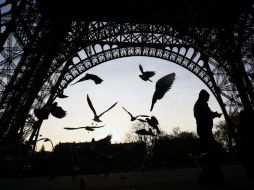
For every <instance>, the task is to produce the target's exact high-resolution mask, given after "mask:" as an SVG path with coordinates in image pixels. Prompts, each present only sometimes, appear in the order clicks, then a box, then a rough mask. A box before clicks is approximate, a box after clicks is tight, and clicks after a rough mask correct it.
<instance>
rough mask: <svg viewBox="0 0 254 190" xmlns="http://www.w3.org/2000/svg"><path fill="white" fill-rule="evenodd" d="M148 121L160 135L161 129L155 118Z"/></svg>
mask: <svg viewBox="0 0 254 190" xmlns="http://www.w3.org/2000/svg"><path fill="white" fill-rule="evenodd" d="M146 121H147V123H148V125H150V126H151V127H152V128H154V129H156V131H157V133H158V134H160V133H161V132H160V130H159V127H158V125H159V122H158V120H157V118H156V117H155V116H152V117H151V118H147V119H146Z"/></svg>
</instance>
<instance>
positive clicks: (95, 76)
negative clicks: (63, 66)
mask: <svg viewBox="0 0 254 190" xmlns="http://www.w3.org/2000/svg"><path fill="white" fill-rule="evenodd" d="M86 75H87V77H88V78H89V79H92V80H93V81H94V82H95V84H100V83H101V82H102V81H103V80H102V79H101V78H100V77H98V76H97V75H93V74H89V73H87V74H86Z"/></svg>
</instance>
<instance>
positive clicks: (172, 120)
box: [37, 57, 224, 150]
mask: <svg viewBox="0 0 254 190" xmlns="http://www.w3.org/2000/svg"><path fill="white" fill-rule="evenodd" d="M139 64H141V65H142V66H143V69H144V71H155V72H156V74H155V76H154V77H152V78H151V80H152V81H153V82H149V81H146V82H145V81H143V80H142V79H140V77H139V76H138V75H139V74H140V70H139ZM172 72H175V73H176V79H175V81H174V83H173V85H172V87H171V89H170V90H169V91H168V92H167V93H166V94H165V96H164V97H163V98H162V99H161V100H157V102H156V103H155V105H154V108H153V111H152V112H150V106H151V102H152V96H153V93H154V90H155V84H156V82H157V80H158V79H160V78H161V77H163V76H165V75H167V74H169V73H172ZM85 73H90V74H96V75H98V76H99V77H101V78H102V79H103V80H104V81H103V82H102V83H101V84H98V85H96V84H95V83H94V82H93V81H91V80H89V81H83V82H80V83H77V84H75V85H73V86H68V87H67V88H66V89H65V91H64V94H65V95H67V96H69V97H68V98H65V99H60V98H57V99H56V102H58V105H59V106H61V107H62V108H63V109H64V110H66V111H67V116H66V117H65V118H62V119H58V118H55V117H53V116H51V115H50V116H49V118H48V120H45V121H44V122H43V124H42V126H41V130H40V134H41V135H42V137H44V138H49V139H51V140H52V142H53V144H54V146H55V145H57V144H58V143H59V142H62V143H63V142H74V141H75V142H76V143H78V142H90V141H91V140H92V138H94V139H95V140H99V139H101V138H104V137H105V136H107V135H108V134H112V143H119V142H124V140H125V139H124V138H125V134H126V133H130V132H131V127H132V122H131V121H130V116H129V115H128V114H127V113H126V112H125V111H124V110H123V109H122V106H123V107H125V108H126V109H127V110H128V111H129V112H131V113H132V114H133V115H139V114H145V115H150V116H151V115H154V116H155V117H157V119H158V120H159V127H160V129H161V130H162V131H165V132H166V133H168V134H170V133H171V132H172V129H173V128H175V127H179V128H180V130H181V131H191V132H196V123H195V118H194V116H193V106H194V103H195V102H196V100H197V98H198V94H199V92H200V90H201V89H205V90H207V91H208V92H209V94H210V99H209V101H208V105H209V107H210V108H211V110H213V111H218V112H220V113H221V109H220V106H219V104H218V102H217V101H216V99H215V97H214V96H213V94H212V93H211V91H210V90H209V89H208V88H207V86H206V85H205V84H204V83H203V82H202V81H201V80H200V79H199V78H198V77H196V76H195V75H194V74H192V73H191V72H190V71H188V70H187V69H185V68H183V67H181V66H179V65H177V64H175V63H172V62H170V61H166V60H162V59H158V58H151V57H127V58H119V59H116V60H112V61H108V62H105V63H102V64H100V65H97V66H95V67H94V68H91V69H89V70H88V71H87V72H85ZM85 73H83V74H82V75H81V76H79V77H78V78H76V79H75V80H74V81H72V83H74V82H76V81H77V80H79V79H80V78H81V77H83V76H84V75H85ZM72 83H71V84H72ZM87 94H89V97H90V99H91V101H92V103H93V106H94V108H95V110H96V112H97V113H98V114H100V113H102V112H103V111H105V110H106V109H108V108H109V107H110V106H111V105H112V104H113V103H115V102H116V101H117V102H118V103H117V105H116V106H115V107H114V108H112V109H111V110H109V111H108V112H106V113H105V114H104V115H103V116H102V117H101V120H102V121H103V122H102V123H98V125H106V126H105V127H103V128H99V129H95V131H92V132H88V131H86V130H85V129H78V130H65V129H63V127H80V126H86V125H91V124H92V123H94V124H95V122H94V121H93V120H92V119H93V113H92V111H91V109H90V108H89V106H88V103H87V101H86V95H87ZM223 120H224V117H221V118H220V119H218V118H216V119H215V120H214V124H216V123H217V122H219V121H223ZM42 144H44V146H45V149H46V150H51V144H50V143H48V142H47V143H44V142H38V144H37V150H39V149H40V147H41V146H42Z"/></svg>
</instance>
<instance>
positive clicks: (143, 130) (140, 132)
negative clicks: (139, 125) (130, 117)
mask: <svg viewBox="0 0 254 190" xmlns="http://www.w3.org/2000/svg"><path fill="white" fill-rule="evenodd" d="M135 133H137V134H138V135H149V136H156V135H155V134H154V133H153V131H152V129H151V128H150V129H149V130H146V129H139V130H136V131H135Z"/></svg>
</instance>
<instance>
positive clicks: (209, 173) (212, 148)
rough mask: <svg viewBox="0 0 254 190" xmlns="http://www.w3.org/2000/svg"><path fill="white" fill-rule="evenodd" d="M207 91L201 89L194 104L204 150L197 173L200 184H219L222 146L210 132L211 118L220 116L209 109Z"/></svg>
mask: <svg viewBox="0 0 254 190" xmlns="http://www.w3.org/2000/svg"><path fill="white" fill-rule="evenodd" d="M209 97H210V95H209V93H208V92H207V91H206V90H204V89H202V90H201V91H200V93H199V97H198V100H197V101H196V102H195V105H194V109H193V111H194V117H195V119H196V125H197V134H198V136H199V139H200V142H201V144H202V146H203V148H204V151H205V152H206V158H205V165H204V167H203V169H202V172H201V173H200V174H199V183H200V184H221V183H223V181H224V179H223V178H224V177H223V173H222V171H221V161H222V148H221V145H220V144H219V143H218V142H217V141H216V140H215V138H214V136H213V132H212V128H213V119H214V118H216V117H221V115H222V114H221V113H218V112H217V111H216V112H213V111H211V109H210V107H209V106H208V103H207V102H208V100H209Z"/></svg>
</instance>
